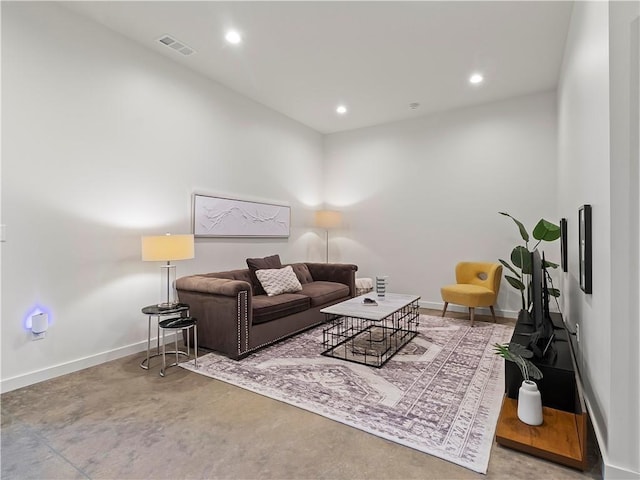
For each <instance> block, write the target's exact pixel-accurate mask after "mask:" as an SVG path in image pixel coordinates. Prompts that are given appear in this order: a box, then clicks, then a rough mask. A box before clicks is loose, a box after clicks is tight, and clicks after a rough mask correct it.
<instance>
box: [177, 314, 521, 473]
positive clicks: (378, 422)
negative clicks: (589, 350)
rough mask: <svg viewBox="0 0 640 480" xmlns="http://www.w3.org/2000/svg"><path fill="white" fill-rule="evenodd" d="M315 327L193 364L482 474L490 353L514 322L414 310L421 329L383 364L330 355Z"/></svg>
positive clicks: (495, 376) (494, 366) (495, 359)
mask: <svg viewBox="0 0 640 480" xmlns="http://www.w3.org/2000/svg"><path fill="white" fill-rule="evenodd" d="M322 328H323V327H322V326H320V327H317V328H315V329H313V330H309V331H307V332H305V333H302V334H299V335H296V336H295V337H293V338H291V339H289V340H286V341H283V342H280V343H278V344H276V345H273V346H271V347H268V348H265V349H262V350H260V351H258V352H256V353H254V354H252V355H250V356H249V357H247V358H245V359H243V360H241V361H235V360H229V359H228V358H226V357H224V356H222V355H218V354H215V353H209V354H207V355H205V356H203V357H201V358H200V359H199V360H198V369H197V370H195V369H194V367H193V361H191V362H187V363H183V364H181V366H182V367H184V368H186V369H189V370H192V371H194V372H196V373H200V374H203V375H207V376H209V377H212V378H216V379H218V380H222V381H224V382H228V383H231V384H233V385H237V386H239V387H242V388H245V389H247V390H251V391H253V392H256V393H259V394H262V395H265V396H267V397H271V398H274V399H276V400H280V401H283V402H286V403H289V404H291V405H295V406H297V407H300V408H303V409H305V410H309V411H311V412H314V413H317V414H319V415H323V416H325V417H327V418H330V419H333V420H336V421H338V422H342V423H344V424H346V425H350V426H352V427H355V428H358V429H360V430H364V431H366V432H369V433H372V434H374V435H377V436H380V437H382V438H386V439H388V440H391V441H393V442H397V443H400V444H402V445H406V446H408V447H412V448H415V449H417V450H420V451H422V452H425V453H428V454H430V455H435V456H437V457H440V458H443V459H445V460H448V461H450V462H453V463H455V464H458V465H461V466H463V467H466V468H469V469H471V470H473V471H476V472H479V473H486V472H487V466H488V464H489V454H490V452H491V446H492V444H493V436H494V433H495V428H496V422H497V419H498V414H499V411H500V404H501V399H502V395H503V392H504V360H503V359H502V358H501V357H499V356H497V355H495V354H494V353H493V349H492V345H493V344H494V343H496V342H499V343H503V342H508V341H509V339H510V338H511V334H512V332H513V327H511V326H507V325H500V324H493V323H484V322H478V323H476V325H475V326H474V327H473V328H471V327H470V326H469V321H468V320H455V319H451V318H440V317H432V316H426V315H421V317H420V326H419V328H418V330H419V334H418V335H417V336H416V337H415V338H414V339H413V340H412V341H411V342H410V343H409V344H407V345H406V346H405V347H404V348H403V349H402V350H401V351H400V352H398V353H397V354H396V355H395V356H394V357H393V358H392V359H391V360H389V362H388V363H387V364H386V365H385V366H384V367H382V368H374V367H368V366H364V365H359V364H356V363H351V362H347V361H344V360H339V359H334V358H328V357H325V356H322V355H320V352H322V350H323V349H322Z"/></svg>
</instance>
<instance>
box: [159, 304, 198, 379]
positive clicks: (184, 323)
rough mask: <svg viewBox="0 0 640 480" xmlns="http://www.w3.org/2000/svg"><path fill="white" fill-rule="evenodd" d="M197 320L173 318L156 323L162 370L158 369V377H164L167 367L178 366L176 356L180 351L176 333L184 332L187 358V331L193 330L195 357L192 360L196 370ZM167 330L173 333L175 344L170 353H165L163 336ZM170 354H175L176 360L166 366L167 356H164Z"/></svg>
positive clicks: (188, 350)
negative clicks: (160, 336)
mask: <svg viewBox="0 0 640 480" xmlns="http://www.w3.org/2000/svg"><path fill="white" fill-rule="evenodd" d="M197 322H198V321H197V320H196V319H195V318H193V317H175V318H167V319H165V320H161V321H160V322H158V327H159V328H160V330H162V368H161V369H160V376H161V377H164V372H165V370H166V369H167V368H169V367H175V366H176V365H178V354H179V353H180V351H179V350H178V331H180V332H186V335H185V337H186V339H187V342H186V343H187V353H186V354H187V357H188V356H189V353H190V347H189V343H190V340H189V337H190V335H189V330H191V329H193V351H194V356H195V360H194V366H195V367H196V368H198V325H197ZM167 330H170V331H173V332H175V336H174V342H175V350H174V351H172V352H166V351H165V350H166V347H165V345H166V342H165V339H164V334H165V332H166V331H167ZM167 353H169V354H172V353H175V355H176V360H175V362H174V363H172V364H171V365H167V356H166V354H167Z"/></svg>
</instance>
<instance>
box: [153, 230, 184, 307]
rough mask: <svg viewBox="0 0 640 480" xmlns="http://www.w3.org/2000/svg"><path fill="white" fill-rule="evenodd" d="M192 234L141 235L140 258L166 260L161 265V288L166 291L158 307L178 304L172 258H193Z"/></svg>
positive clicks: (156, 260) (155, 260) (174, 268)
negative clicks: (164, 263)
mask: <svg viewBox="0 0 640 480" xmlns="http://www.w3.org/2000/svg"><path fill="white" fill-rule="evenodd" d="M194 256H195V254H194V245H193V235H171V234H169V233H167V234H166V235H153V236H148V237H142V260H143V261H145V262H167V264H166V265H162V266H161V272H162V288H163V290H164V292H165V293H166V297H165V301H164V302H163V303H160V304H158V306H159V307H166V308H171V307H175V306H176V305H177V304H178V301H177V294H176V289H175V282H176V266H175V265H172V264H171V261H172V260H187V259H189V258H193V257H194Z"/></svg>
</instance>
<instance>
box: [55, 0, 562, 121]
mask: <svg viewBox="0 0 640 480" xmlns="http://www.w3.org/2000/svg"><path fill="white" fill-rule="evenodd" d="M64 5H65V6H67V7H68V8H70V9H72V10H74V11H76V12H77V13H80V14H82V15H85V16H87V17H90V18H92V19H94V20H96V21H98V22H100V23H102V24H104V25H106V26H107V27H109V28H111V29H113V30H115V31H117V32H120V33H122V34H123V35H125V36H127V37H130V38H131V39H133V40H135V41H137V42H139V43H141V44H143V45H145V46H147V47H148V48H150V49H152V50H155V51H157V52H158V53H159V54H161V55H164V56H167V57H168V58H171V59H173V60H174V61H176V62H178V63H180V64H182V65H184V66H185V67H188V68H191V69H193V70H195V71H197V72H200V73H201V74H203V75H205V76H207V77H209V78H211V79H213V80H215V81H216V82H219V83H220V84H222V85H225V86H226V87H228V88H230V89H232V90H234V91H236V92H239V93H241V94H243V95H245V96H247V97H249V98H252V99H254V100H255V101H257V102H260V103H262V104H264V105H267V106H268V107H271V108H272V109H274V110H277V111H279V112H281V113H283V114H285V115H287V116H289V117H291V118H293V119H295V120H297V121H299V122H301V123H303V124H305V125H307V126H309V127H311V128H313V129H315V130H317V131H318V132H321V133H333V132H338V131H344V130H350V129H355V128H360V127H365V126H370V125H376V124H380V123H386V122H391V121H395V120H401V119H405V118H411V117H416V116H420V115H425V114H427V113H430V112H434V111H442V110H447V109H452V108H458V107H464V106H469V105H475V104H480V103H485V102H489V101H495V100H499V99H504V98H509V97H513V96H518V95H524V94H528V93H533V92H539V91H545V90H551V89H554V88H555V87H556V85H557V81H558V75H559V71H560V64H561V61H562V54H563V50H564V43H565V38H566V34H567V30H568V26H569V19H570V16H571V8H572V2H563V1H556V2H546V1H532V2H525V1H498V2H481V1H472V2H453V1H448V2H446V1H440V2H436V1H430V2H426V1H425V2H394V1H387V2H382V1H381V2H346V1H335V2H330V1H317V2H304V1H300V2H270V1H259V2H212V1H195V2H187V1H142V2H128V1H110V2H93V1H80V2H64ZM231 27H232V28H235V29H237V30H238V31H240V32H241V33H242V35H243V37H244V41H243V43H242V44H241V45H239V46H232V45H230V44H227V43H226V42H225V40H224V33H225V30H226V29H228V28H231ZM164 34H169V35H172V36H173V37H175V38H177V39H178V40H180V41H182V42H184V43H186V44H187V45H189V46H190V47H192V48H194V49H195V50H196V52H197V53H196V54H194V55H191V56H188V57H185V56H183V55H181V54H179V53H177V52H175V51H174V50H172V49H169V48H167V47H165V46H163V45H161V44H160V43H159V42H158V41H157V39H158V38H159V37H161V36H162V35H164ZM474 71H479V72H482V73H483V74H484V76H485V82H484V83H483V84H481V85H477V86H472V85H470V84H469V83H468V77H469V76H470V74H471V73H472V72H474ZM412 102H418V103H420V107H419V108H418V109H416V110H412V109H410V108H409V104H410V103H412ZM340 103H343V104H345V105H346V106H347V107H348V109H349V111H348V113H347V114H346V115H343V116H340V115H337V114H336V112H335V108H336V106H337V105H338V104H340Z"/></svg>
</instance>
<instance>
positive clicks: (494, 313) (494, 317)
mask: <svg viewBox="0 0 640 480" xmlns="http://www.w3.org/2000/svg"><path fill="white" fill-rule="evenodd" d="M489 308H490V309H491V316H492V317H493V323H496V312H494V311H493V305H489Z"/></svg>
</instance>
